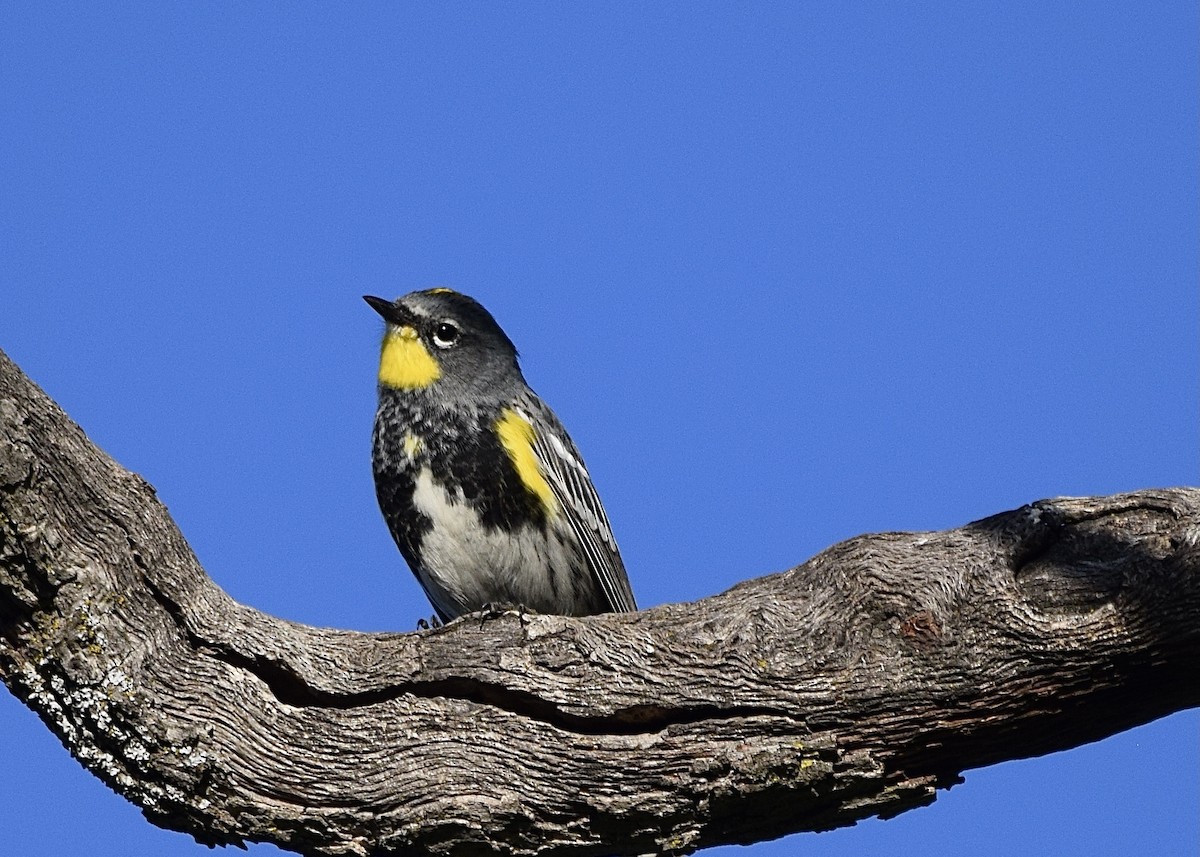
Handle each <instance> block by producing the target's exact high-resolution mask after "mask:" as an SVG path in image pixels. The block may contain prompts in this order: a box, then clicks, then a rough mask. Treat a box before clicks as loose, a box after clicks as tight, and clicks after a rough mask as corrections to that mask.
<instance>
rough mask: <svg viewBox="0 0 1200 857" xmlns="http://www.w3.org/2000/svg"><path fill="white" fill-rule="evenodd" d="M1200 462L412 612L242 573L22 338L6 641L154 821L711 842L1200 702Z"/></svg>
mask: <svg viewBox="0 0 1200 857" xmlns="http://www.w3.org/2000/svg"><path fill="white" fill-rule="evenodd" d="M1198 542H1200V490H1196V489H1174V490H1154V491H1141V492H1137V493H1133V494H1126V495H1120V496H1114V497H1101V498H1081V499H1057V500H1044V501H1041V502H1038V503H1033V504H1031V505H1029V506H1025V507H1023V508H1021V509H1017V510H1015V511H1012V512H1006V513H1003V514H999V515H996V516H994V517H991V518H988V519H986V520H982V521H976V522H975V523H972V524H968V525H967V526H964V527H962V528H960V529H957V530H950V531H946V532H935V533H883V534H876V535H868V536H861V537H859V538H855V539H851V540H849V541H847V542H843V543H841V544H838V545H835V546H834V547H832V548H830V549H829V550H827V551H825V552H824V553H822V554H820V555H818V556H816V557H814V558H813V559H811V560H809V561H808V562H806V563H804V564H803V565H800V566H798V567H797V568H795V569H793V570H791V571H788V572H786V573H783V574H777V575H772V576H770V577H765V578H761V579H758V580H752V581H748V582H746V583H743V584H740V585H739V586H737V587H735V588H733V589H731V590H730V591H728V592H726V593H724V594H722V595H718V596H716V597H713V598H708V599H705V600H703V601H698V602H695V603H692V604H675V605H666V606H663V607H658V608H655V609H652V610H646V611H643V612H641V613H637V614H633V615H610V616H601V617H592V618H588V619H568V618H562V617H554V616H524V617H519V616H516V615H512V614H504V615H500V616H496V617H490V618H479V617H472V618H468V619H465V620H462V621H458V622H455V623H452V624H451V625H449V626H448V627H445V628H442V629H439V630H435V631H427V632H420V633H413V634H392V635H384V634H361V633H354V632H349V631H335V630H328V629H322V628H312V627H307V626H303V625H298V624H295V623H290V622H285V621H282V620H279V619H276V618H273V617H271V616H267V615H264V614H262V613H258V612H256V611H255V610H252V609H251V608H249V607H246V606H243V605H241V604H238V603H236V602H234V601H232V600H231V599H230V598H229V597H228V596H226V595H225V594H224V593H223V592H222V591H221V590H220V589H218V588H217V587H216V586H215V585H214V584H213V583H212V582H211V581H210V580H209V579H208V577H207V576H206V575H205V574H204V572H203V570H202V569H201V568H200V566H199V564H198V563H197V562H196V559H195V557H194V556H193V555H192V552H191V551H190V549H189V548H188V546H187V543H186V542H185V541H184V539H183V537H182V536H181V535H180V534H179V532H178V531H177V529H176V528H175V526H174V525H173V523H172V522H171V520H170V518H169V516H168V515H167V513H166V510H165V509H164V508H163V506H162V505H161V504H160V503H159V502H158V501H157V499H156V498H155V496H154V491H153V489H152V488H151V487H150V486H149V485H148V484H146V483H145V482H144V481H143V480H142V479H140V478H139V477H137V476H136V475H134V474H132V473H129V472H128V471H126V470H124V469H122V468H121V467H120V466H119V465H117V464H116V463H115V462H113V461H112V460H111V459H109V458H108V457H107V456H105V455H104V454H103V453H102V452H100V451H99V450H98V449H96V448H95V447H94V446H93V445H92V444H91V443H90V442H89V441H88V440H87V438H86V437H85V436H84V434H83V432H82V431H80V429H79V428H78V427H77V426H75V425H74V424H73V423H72V422H70V420H69V419H67V417H66V416H65V415H64V414H63V413H62V412H61V411H60V410H59V409H58V408H57V406H55V405H54V403H53V402H51V401H50V400H49V399H48V398H47V397H46V396H45V395H44V394H43V393H42V392H41V391H40V390H39V389H38V388H37V387H35V386H34V385H33V384H32V383H31V382H29V381H28V379H26V378H25V377H24V375H22V374H21V372H20V371H19V370H18V369H17V368H16V366H14V365H13V364H12V363H11V361H9V360H8V358H7V357H5V356H4V355H3V354H2V353H0V673H2V674H3V677H4V680H5V682H6V684H7V685H8V687H9V688H10V689H11V690H12V692H13V693H15V694H16V695H17V696H18V697H19V698H21V699H22V700H24V701H25V702H26V703H27V704H28V705H30V706H31V707H32V708H34V709H35V710H36V711H38V713H39V714H40V715H41V716H42V718H43V720H44V721H45V722H46V723H47V725H49V726H50V728H52V729H53V730H54V731H55V732H56V733H57V734H58V735H59V736H60V737H61V738H62V740H63V742H64V743H65V744H66V745H67V746H68V747H69V748H70V750H71V751H72V752H73V753H74V754H75V756H76V757H77V758H78V759H79V760H80V761H81V762H82V763H83V764H84V765H86V766H87V767H88V768H89V769H90V770H91V771H93V772H94V773H96V774H97V775H98V776H99V777H101V778H102V779H103V780H104V781H105V782H107V783H108V784H109V785H110V786H112V787H113V788H114V789H116V790H117V791H118V792H120V793H121V794H123V795H125V796H126V797H127V798H129V799H130V800H132V801H134V802H135V803H137V804H138V805H139V806H141V807H143V809H144V810H145V813H146V815H147V816H148V817H149V818H150V819H151V820H152V821H154V822H155V823H156V824H160V825H162V826H164V827H169V828H172V829H176V830H184V831H187V832H189V833H191V834H192V835H194V836H195V837H196V838H197V839H199V840H200V841H202V842H209V843H231V842H241V841H243V840H254V841H266V842H274V843H277V844H279V845H281V846H283V847H285V848H291V849H295V850H297V851H302V852H304V853H309V854H364V855H365V854H368V853H369V854H386V853H392V854H418V853H420V854H425V853H433V854H454V855H459V854H462V855H465V854H488V853H497V854H499V853H511V854H538V855H542V854H579V855H585V854H636V853H642V852H647V851H660V852H687V851H691V850H694V849H696V848H698V847H701V846H704V845H710V844H716V843H723V842H752V841H757V840H762V839H767V838H771V837H775V836H779V835H781V834H784V833H789V832H793V831H799V830H822V829H827V828H832V827H837V826H841V825H846V824H850V823H852V822H854V821H855V820H858V819H861V818H864V817H867V816H870V815H877V814H879V815H893V814H896V813H899V812H902V811H904V810H906V809H910V808H912V807H915V806H920V805H922V804H926V803H929V802H931V801H932V800H933V799H934V795H935V790H936V789H937V788H939V787H945V786H948V785H951V784H953V783H954V782H956V781H957V780H958V776H959V773H960V772H961V771H963V770H964V769H966V768H971V767H978V766H980V765H986V764H989V763H992V762H997V761H1000V760H1003V759H1012V758H1019V757H1025V756H1032V755H1037V754H1041V753H1047V752H1050V751H1053V750H1059V749H1063V748H1067V747H1071V746H1075V745H1078V744H1081V743H1083V742H1086V741H1091V740H1094V739H1096V738H1099V737H1102V736H1105V735H1109V734H1112V733H1114V732H1118V731H1120V730H1123V729H1126V728H1128V727H1131V726H1134V725H1136V724H1140V723H1144V722H1146V721H1149V720H1152V719H1154V718H1157V717H1161V716H1163V715H1165V714H1169V713H1171V712H1174V711H1177V710H1180V709H1182V708H1186V707H1190V706H1195V705H1197V704H1200V680H1198V679H1200V675H1198V670H1197V666H1196V665H1197V663H1200V658H1198V655H1200V549H1198Z"/></svg>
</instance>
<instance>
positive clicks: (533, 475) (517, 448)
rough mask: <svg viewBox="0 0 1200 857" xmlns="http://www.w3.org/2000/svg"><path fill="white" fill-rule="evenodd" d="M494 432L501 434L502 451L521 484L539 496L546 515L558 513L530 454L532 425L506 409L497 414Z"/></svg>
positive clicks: (543, 477)
mask: <svg viewBox="0 0 1200 857" xmlns="http://www.w3.org/2000/svg"><path fill="white" fill-rule="evenodd" d="M496 434H498V435H499V436H500V443H501V444H502V445H503V446H504V451H505V452H507V453H508V457H509V458H510V459H512V463H513V466H514V467H516V468H517V475H518V476H520V477H521V482H522V484H524V485H525V487H526V488H528V489H529V490H530V491H531V492H533V494H534V495H535V496H536V497H537V498H538V500H539V501H540V502H541V504H542V508H543V509H545V510H546V514H547V515H548V516H550V517H553V516H554V515H555V514H557V513H558V500H557V499H556V498H555V496H554V491H552V490H551V488H550V483H549V482H547V481H546V477H545V476H543V475H542V470H541V468H540V467H538V461H537V456H536V455H534V453H533V441H534V434H533V426H532V425H530V424H529V420H527V419H525V418H524V417H523V416H521V415H520V414H518V413H517V412H516V411H514V410H513V409H512V408H505V409H504V410H503V411H502V412H501V413H500V419H498V420H496Z"/></svg>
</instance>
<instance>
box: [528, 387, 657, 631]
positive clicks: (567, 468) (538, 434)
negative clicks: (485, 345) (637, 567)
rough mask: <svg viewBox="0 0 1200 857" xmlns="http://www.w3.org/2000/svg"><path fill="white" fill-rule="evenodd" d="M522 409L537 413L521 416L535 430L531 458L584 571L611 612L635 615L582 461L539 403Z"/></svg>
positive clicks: (620, 564)
mask: <svg viewBox="0 0 1200 857" xmlns="http://www.w3.org/2000/svg"><path fill="white" fill-rule="evenodd" d="M524 409H528V410H531V411H535V412H536V416H534V417H533V418H532V419H530V415H529V414H526V415H525V418H526V419H528V420H529V422H530V423H531V425H533V426H534V441H533V453H534V456H535V457H536V458H537V461H538V465H539V467H540V468H541V470H542V475H543V476H544V477H545V478H546V481H547V482H548V483H549V484H550V489H551V490H552V491H553V492H554V496H555V497H556V498H557V500H558V502H559V504H560V505H561V506H562V509H563V511H564V512H565V514H566V516H567V520H568V521H569V523H570V526H571V529H572V531H573V532H574V533H575V536H576V537H577V538H578V539H579V543H580V545H581V546H582V548H583V553H584V556H585V558H586V559H587V564H588V567H589V568H590V569H591V572H592V574H593V575H594V576H595V577H596V580H597V582H598V583H599V584H600V589H601V590H602V591H603V592H604V595H605V597H606V598H607V600H608V604H609V607H610V609H611V610H612V611H614V612H632V611H635V610H637V604H636V603H635V602H634V599H633V590H632V589H631V588H630V586H629V576H628V575H627V574H626V573H625V564H624V563H623V562H622V561H621V554H620V552H619V551H618V550H617V540H616V539H615V538H614V537H613V533H612V527H611V525H610V524H609V523H608V515H607V514H605V512H604V505H603V504H602V503H601V502H600V495H599V494H597V493H596V488H595V486H593V485H592V480H591V477H590V476H588V472H587V468H586V467H585V466H584V464H583V458H582V457H581V456H580V455H579V451H578V450H577V449H576V448H575V444H574V443H573V442H572V441H571V438H570V436H569V435H567V433H566V430H565V429H563V427H562V423H560V422H559V421H558V418H557V417H556V416H555V415H554V412H553V411H551V410H550V409H549V408H548V407H546V406H545V405H544V404H542V402H541V401H539V400H536V399H534V400H531V401H528V402H523V403H522V410H524ZM543 427H548V429H549V430H546V429H545V428H543Z"/></svg>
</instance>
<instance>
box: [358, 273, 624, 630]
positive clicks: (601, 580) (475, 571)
mask: <svg viewBox="0 0 1200 857" xmlns="http://www.w3.org/2000/svg"><path fill="white" fill-rule="evenodd" d="M363 300H365V301H366V302H367V303H368V304H370V306H371V308H372V309H374V310H375V311H376V312H378V313H379V314H380V315H381V316H383V320H384V321H385V322H386V327H385V329H384V334H383V343H382V347H381V349H380V359H379V407H378V410H377V411H376V414H375V427H374V433H373V440H372V454H371V459H372V468H373V470H374V474H375V493H376V497H377V498H378V500H379V508H380V510H381V511H382V512H383V517H384V520H385V521H386V522H387V525H388V528H389V529H390V530H391V533H392V538H394V539H395V541H396V545H397V546H398V547H399V548H400V553H401V554H403V556H404V559H405V560H406V561H407V562H408V565H409V567H410V568H411V569H412V570H413V572H414V573H415V574H416V577H417V580H418V581H420V583H421V586H422V587H423V588H424V590H425V594H426V595H427V596H428V597H429V600H430V602H431V603H432V604H433V608H434V609H435V610H436V611H437V614H438V616H439V617H440V618H441V620H442V621H443V622H448V621H449V620H451V619H453V618H455V617H457V616H461V615H463V614H464V613H469V612H472V611H475V610H479V609H481V608H483V607H485V606H492V607H500V606H511V607H521V608H525V609H528V610H531V611H534V612H538V613H552V614H560V615H570V616H584V615H590V614H593V613H608V612H624V611H633V610H636V609H637V606H636V604H635V603H634V599H633V591H632V590H631V589H630V586H629V578H628V576H627V575H626V573H625V566H624V564H623V563H622V562H621V555H620V553H619V552H618V550H617V543H616V540H615V539H614V538H613V534H612V528H611V527H610V525H609V522H608V516H607V515H606V514H605V512H604V507H603V505H601V503H600V497H599V496H598V495H597V493H596V489H595V488H594V487H593V486H592V480H591V478H590V477H589V476H588V471H587V468H586V467H585V466H584V463H583V458H582V457H581V456H580V455H579V451H578V450H577V449H576V448H575V444H574V443H573V442H572V441H571V438H570V437H569V436H568V435H567V432H566V429H564V428H563V426H562V423H561V422H559V419H558V417H556V416H555V415H554V412H553V411H551V410H550V408H549V407H547V406H546V405H545V403H543V402H542V400H541V399H540V398H538V396H537V395H536V394H535V393H534V392H533V390H531V389H530V388H529V385H528V384H526V383H525V378H524V376H523V375H522V374H521V368H520V366H519V364H518V362H517V349H516V347H515V346H514V345H513V343H512V340H510V339H509V338H508V336H507V335H506V334H505V333H504V331H503V330H502V329H501V328H500V325H499V324H497V323H496V320H495V319H494V318H493V317H492V315H491V313H489V312H488V311H487V310H486V309H484V308H483V306H482V305H481V304H480V303H479V302H478V301H476V300H475V299H474V298H470V297H468V296H467V295H464V294H461V293H459V292H456V291H453V290H451V289H445V288H437V289H428V290H425V291H417V292H412V293H410V294H407V295H404V296H403V297H400V298H397V299H396V300H394V301H389V300H386V299H384V298H379V297H374V296H372V295H364V296H363Z"/></svg>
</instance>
